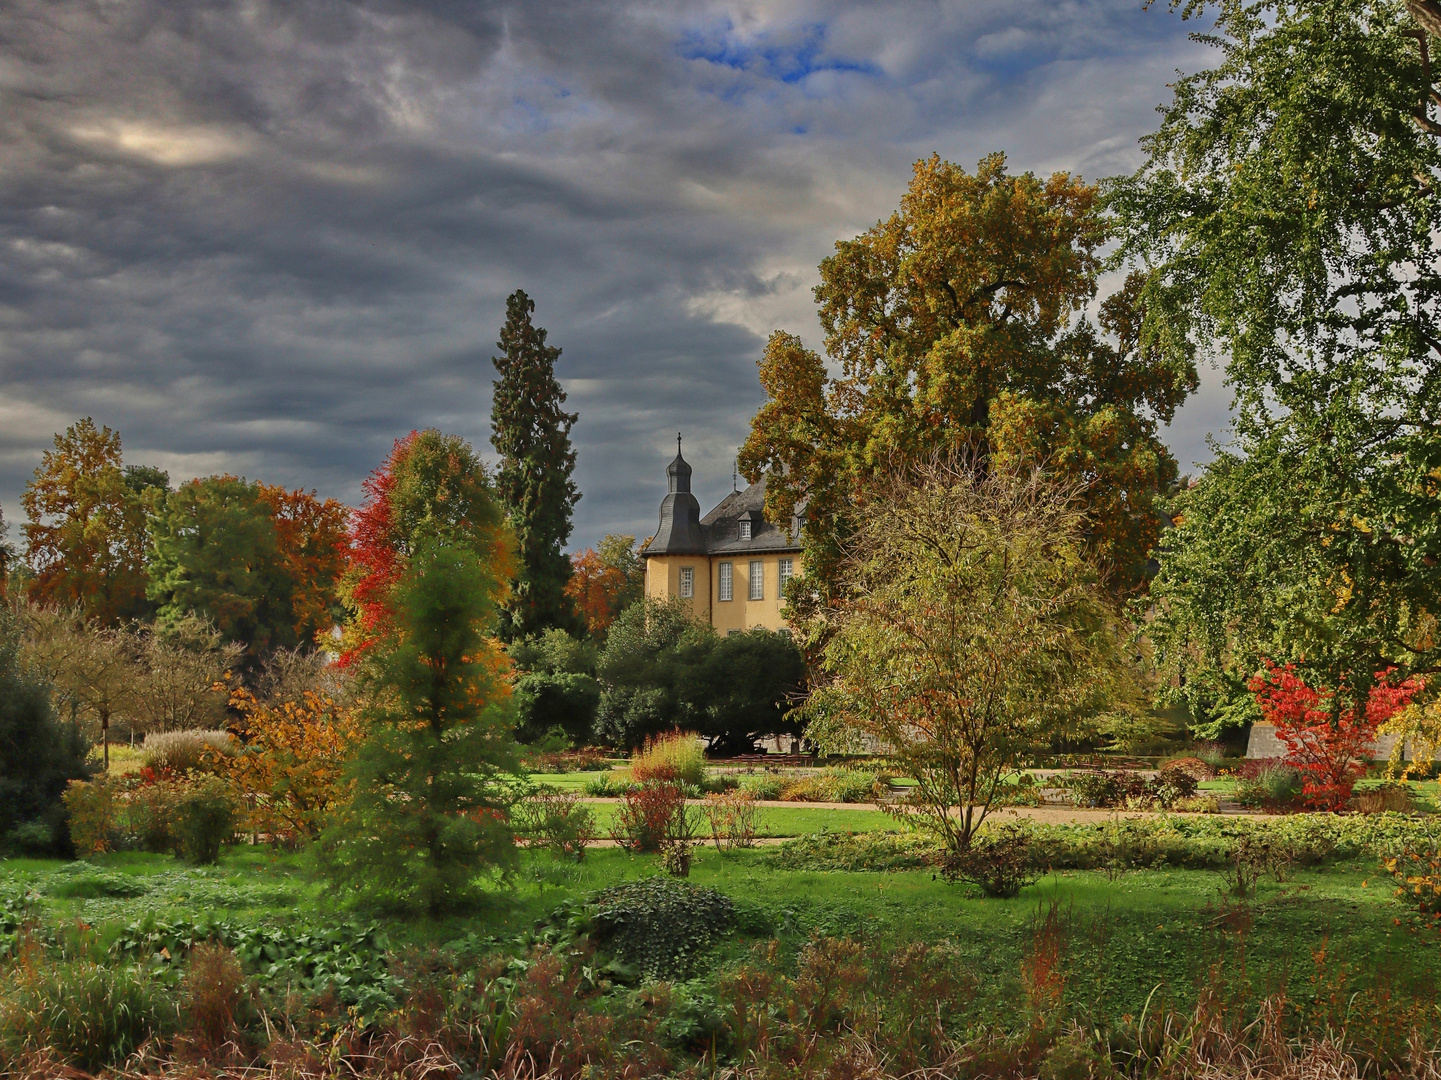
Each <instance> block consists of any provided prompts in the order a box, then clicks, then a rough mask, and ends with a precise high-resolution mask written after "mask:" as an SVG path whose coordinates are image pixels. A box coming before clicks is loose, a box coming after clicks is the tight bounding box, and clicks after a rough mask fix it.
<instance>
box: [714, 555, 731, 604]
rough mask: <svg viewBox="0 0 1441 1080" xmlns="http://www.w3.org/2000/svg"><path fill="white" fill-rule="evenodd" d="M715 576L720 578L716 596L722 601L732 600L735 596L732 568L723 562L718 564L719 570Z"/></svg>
mask: <svg viewBox="0 0 1441 1080" xmlns="http://www.w3.org/2000/svg"><path fill="white" fill-rule="evenodd" d="M716 576H717V577H719V578H720V581H719V582H718V587H717V589H716V595H717V596H718V597H719V598H720V599H722V600H730V599H733V598H734V596H735V593H734V591H733V589H734V586H735V570H734V568H733V567H732V566H731V564H730V563H728V562H723V563H721V564H720V569H719V570H717V571H716Z"/></svg>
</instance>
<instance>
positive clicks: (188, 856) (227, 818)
mask: <svg viewBox="0 0 1441 1080" xmlns="http://www.w3.org/2000/svg"><path fill="white" fill-rule="evenodd" d="M237 810H238V808H237V807H236V805H235V800H234V799H233V798H232V797H231V795H230V791H229V789H228V788H227V787H226V786H225V784H223V783H221V782H220V781H218V780H211V781H207V782H206V783H203V784H198V785H196V786H194V787H192V788H190V789H189V790H188V791H187V792H186V793H185V794H184V795H182V796H181V797H180V799H179V800H178V801H177V802H176V805H175V836H176V840H177V847H178V850H179V854H180V856H181V857H182V858H184V859H185V860H186V861H187V862H192V863H195V864H197V865H202V866H203V865H207V864H209V863H213V862H215V861H217V860H218V859H219V858H220V848H221V846H222V845H224V844H228V843H229V842H230V841H231V840H232V839H234V837H235V821H236V817H237V816H238V815H237Z"/></svg>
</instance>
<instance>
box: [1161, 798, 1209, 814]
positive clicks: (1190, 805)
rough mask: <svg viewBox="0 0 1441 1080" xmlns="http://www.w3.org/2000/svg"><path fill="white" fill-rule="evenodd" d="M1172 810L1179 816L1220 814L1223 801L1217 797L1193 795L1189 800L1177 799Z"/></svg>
mask: <svg viewBox="0 0 1441 1080" xmlns="http://www.w3.org/2000/svg"><path fill="white" fill-rule="evenodd" d="M1171 809H1172V810H1175V811H1176V812H1177V813H1179V814H1219V813H1220V812H1221V800H1220V799H1218V798H1217V797H1216V796H1215V795H1193V796H1191V797H1190V798H1189V799H1177V800H1176V804H1175V805H1174V806H1172V807H1171Z"/></svg>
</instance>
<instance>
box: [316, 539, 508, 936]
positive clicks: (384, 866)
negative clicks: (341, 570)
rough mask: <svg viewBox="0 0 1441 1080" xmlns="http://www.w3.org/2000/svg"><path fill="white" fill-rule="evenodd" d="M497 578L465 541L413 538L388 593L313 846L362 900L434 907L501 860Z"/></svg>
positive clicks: (504, 798)
mask: <svg viewBox="0 0 1441 1080" xmlns="http://www.w3.org/2000/svg"><path fill="white" fill-rule="evenodd" d="M502 588H503V585H502V583H501V582H500V581H498V580H497V579H496V575H495V574H494V573H493V572H492V571H491V569H490V568H489V567H488V566H487V565H485V564H484V563H482V561H481V560H480V559H479V558H477V557H476V555H475V554H474V552H471V551H468V550H466V549H465V547H464V546H462V545H461V544H459V543H455V542H452V541H448V540H445V539H426V540H424V541H422V542H421V544H420V545H418V546H417V549H416V550H415V551H414V552H413V553H412V555H411V558H410V564H409V566H408V567H407V569H406V571H405V573H404V574H403V575H402V577H401V578H400V580H399V581H398V582H397V583H396V584H395V586H394V588H393V589H392V590H391V592H390V601H391V605H392V610H393V613H394V622H393V624H392V628H393V633H391V634H389V635H387V637H386V638H385V639H383V640H382V641H381V642H380V643H379V645H378V646H377V648H376V651H375V652H374V653H373V654H372V655H371V656H370V657H369V658H368V662H367V664H366V665H365V667H364V668H363V669H362V675H361V681H362V683H363V686H364V690H365V697H366V699H367V700H368V702H369V705H368V707H367V713H368V715H367V720H368V722H369V725H370V733H369V734H368V735H367V737H366V740H365V742H364V743H363V744H362V746H361V748H360V750H359V751H358V752H357V754H356V757H355V760H354V761H353V762H352V765H351V768H350V777H351V780H352V782H353V784H354V788H353V794H352V796H351V799H350V801H349V802H348V803H347V804H346V805H345V806H344V807H343V808H342V809H341V810H340V812H338V813H337V815H336V817H335V820H334V821H333V823H332V824H331V826H330V829H329V830H328V832H327V834H326V837H325V839H324V841H323V843H322V845H321V858H322V863H323V865H324V866H325V868H326V870H327V871H328V873H329V874H330V876H331V877H332V878H333V879H334V880H336V881H337V882H338V883H340V884H342V885H345V886H349V887H351V888H353V889H354V890H355V891H356V892H357V893H359V894H360V895H361V896H363V897H364V898H365V899H367V900H370V901H373V902H378V903H380V904H383V905H386V906H390V907H399V908H409V907H423V908H425V909H426V910H427V911H429V912H431V913H432V914H434V913H438V912H440V911H442V910H445V909H446V908H450V907H454V906H456V905H458V904H463V903H465V902H467V901H469V900H473V899H474V898H475V897H476V895H477V894H478V891H479V889H480V887H481V881H482V878H483V877H484V876H485V875H486V874H494V873H496V872H504V871H506V870H508V869H509V868H511V867H512V866H513V865H514V863H515V859H516V854H515V842H514V837H513V835H512V832H511V828H510V825H509V812H508V811H509V807H510V804H511V801H512V799H511V797H510V790H511V785H510V784H509V782H508V780H509V778H510V777H511V776H513V775H514V773H515V770H516V759H515V756H514V748H515V742H514V739H513V738H512V735H511V727H512V717H511V710H510V708H509V699H508V698H507V697H506V695H505V692H504V687H503V684H502V674H503V672H504V670H505V668H506V664H505V660H504V656H503V654H502V653H501V652H500V650H499V648H498V647H497V646H496V645H495V643H494V640H493V639H492V638H490V637H489V634H490V630H491V628H492V626H493V625H494V623H495V617H496V597H497V595H498V594H499V593H500V592H501V591H502Z"/></svg>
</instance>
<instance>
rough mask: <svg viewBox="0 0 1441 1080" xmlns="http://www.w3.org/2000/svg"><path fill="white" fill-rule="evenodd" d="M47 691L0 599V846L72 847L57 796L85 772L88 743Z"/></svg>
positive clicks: (33, 850)
mask: <svg viewBox="0 0 1441 1080" xmlns="http://www.w3.org/2000/svg"><path fill="white" fill-rule="evenodd" d="M50 695H51V691H50V685H49V684H48V683H46V682H45V681H44V680H43V679H42V678H41V677H40V676H39V675H38V674H37V673H36V672H34V671H32V670H30V669H29V668H27V667H26V665H25V664H24V662H23V661H22V659H21V655H20V621H19V619H18V617H17V615H16V613H15V610H14V609H13V608H11V607H10V606H8V605H5V604H0V850H4V849H7V848H8V849H10V850H16V851H24V852H25V853H26V854H42V853H43V854H70V853H71V850H72V849H71V848H70V833H69V830H68V829H66V828H65V807H64V804H63V803H62V802H61V798H62V796H64V794H65V787H66V785H67V784H69V782H70V781H71V780H84V779H86V778H87V777H88V776H89V775H90V770H89V768H88V767H87V765H86V764H85V755H86V754H87V753H88V752H89V749H90V748H89V746H88V745H87V744H86V742H85V740H84V739H83V738H81V735H80V730H79V728H77V727H76V726H75V725H74V724H73V723H62V722H61V721H60V720H58V719H57V718H56V716H55V712H54V709H53V708H52V706H51V696H50ZM17 829H20V830H22V831H20V832H19V833H18V834H17V832H16V830H17ZM47 837H48V844H47ZM37 848H39V849H40V850H37Z"/></svg>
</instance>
